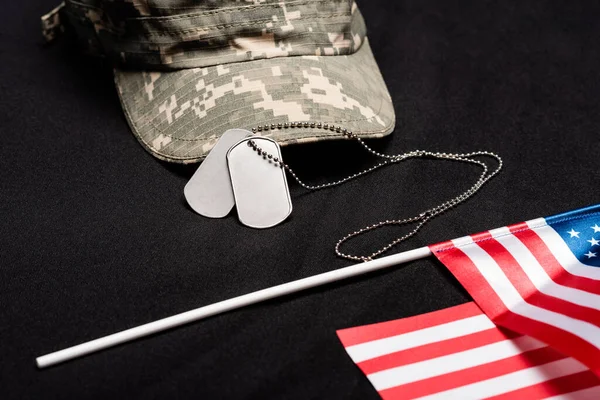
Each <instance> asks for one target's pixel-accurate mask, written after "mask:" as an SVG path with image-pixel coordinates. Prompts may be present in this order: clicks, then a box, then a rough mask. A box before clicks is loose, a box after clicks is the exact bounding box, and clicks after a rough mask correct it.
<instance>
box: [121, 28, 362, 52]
mask: <svg viewBox="0 0 600 400" xmlns="http://www.w3.org/2000/svg"><path fill="white" fill-rule="evenodd" d="M334 24H337V22H333V23H332V24H331V25H334ZM351 32H352V29H351V28H350V27H349V28H348V29H346V30H343V31H338V32H336V33H340V34H342V33H351ZM319 33H331V31H305V32H301V33H298V34H296V35H288V36H286V37H284V38H282V39H280V40H282V41H283V40H286V39H290V38H295V37H299V36H308V35H312V34H319ZM220 36H221V35H215V36H204V37H202V38H201V39H199V38H192V39H190V40H188V41H185V40H184V41H183V43H186V42H192V41H198V40H207V39H214V38H218V37H220ZM257 37H258V36H249V37H248V38H257ZM258 40H259V39H257V40H256V41H258ZM128 42H129V43H138V44H154V45H157V46H161V45H170V44H179V43H182V41H181V40H175V41H170V42H160V43H157V42H156V41H154V42H153V41H144V40H128ZM226 46H227V45H220V46H211V47H208V46H207V47H202V48H203V49H212V48H219V47H226ZM126 53H152V52H134V51H129V50H128V51H127V52H126ZM155 53H156V52H155Z"/></svg>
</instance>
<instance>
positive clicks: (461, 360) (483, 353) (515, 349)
mask: <svg viewBox="0 0 600 400" xmlns="http://www.w3.org/2000/svg"><path fill="white" fill-rule="evenodd" d="M543 347H548V345H547V344H545V343H542V342H540V341H539V340H536V339H534V338H532V337H529V336H521V337H519V338H517V339H512V340H503V341H501V342H496V343H492V344H488V345H485V346H481V347H477V348H475V349H469V350H465V351H461V352H457V353H453V354H449V355H446V356H442V357H436V358H432V359H429V360H425V361H420V362H417V363H413V364H408V365H403V366H401V367H396V368H390V369H387V370H384V371H379V372H375V373H373V374H370V375H368V378H369V380H370V381H371V383H372V384H373V386H374V387H375V389H377V390H384V389H389V388H393V387H396V386H400V385H404V384H406V383H410V382H416V381H420V380H423V379H427V378H433V377H436V376H439V375H443V374H447V373H450V372H455V371H460V370H463V369H465V368H471V367H476V366H479V365H482V364H487V363H491V362H494V361H498V360H502V359H505V358H509V357H513V356H515V355H518V354H521V353H524V352H526V351H529V350H535V349H540V348H543Z"/></svg>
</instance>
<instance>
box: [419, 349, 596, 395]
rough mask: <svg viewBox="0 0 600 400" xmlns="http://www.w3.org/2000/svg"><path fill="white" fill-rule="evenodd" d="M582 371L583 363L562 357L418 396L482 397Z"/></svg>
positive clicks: (583, 369)
mask: <svg viewBox="0 0 600 400" xmlns="http://www.w3.org/2000/svg"><path fill="white" fill-rule="evenodd" d="M582 371H587V368H586V367H585V365H583V364H581V363H580V362H579V361H577V360H575V359H573V358H564V359H562V360H558V361H553V362H550V363H547V364H544V365H540V366H537V367H531V368H527V369H523V370H520V371H516V372H513V373H510V374H506V375H502V376H499V377H497V378H492V379H487V380H485V381H481V382H477V383H472V384H470V385H465V386H461V387H458V388H455V389H450V390H446V391H444V392H438V393H435V394H432V395H428V396H424V397H420V398H419V399H420V400H426V399H427V400H429V399H431V400H433V399H435V400H444V399H448V400H455V399H483V398H487V397H492V396H497V395H500V394H503V393H507V392H511V391H513V390H518V389H522V388H526V387H528V386H532V385H536V384H538V383H542V382H546V381H548V380H550V379H555V378H560V377H561V376H567V375H571V374H574V373H577V372H582Z"/></svg>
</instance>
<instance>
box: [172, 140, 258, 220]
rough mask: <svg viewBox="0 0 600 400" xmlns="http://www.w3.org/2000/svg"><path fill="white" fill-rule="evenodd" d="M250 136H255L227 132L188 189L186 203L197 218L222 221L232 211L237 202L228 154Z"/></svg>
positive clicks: (199, 169) (209, 154)
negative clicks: (201, 216) (234, 146)
mask: <svg viewBox="0 0 600 400" xmlns="http://www.w3.org/2000/svg"><path fill="white" fill-rule="evenodd" d="M250 135H252V132H250V131H247V130H244V129H229V130H228V131H226V132H225V133H224V134H223V135H222V136H221V137H220V138H219V140H218V141H217V144H215V146H214V147H213V149H212V150H211V151H210V153H208V155H207V156H206V158H205V159H204V161H202V164H200V166H199V167H198V169H197V170H196V172H195V173H194V175H193V176H192V178H191V179H190V180H189V182H188V183H187V184H186V185H185V188H184V189H183V193H184V195H185V199H186V200H187V202H188V204H189V205H190V207H192V209H193V210H194V211H196V212H197V213H198V214H200V215H204V216H205V217H210V218H222V217H225V216H226V215H227V214H229V212H230V211H231V209H232V208H233V205H234V203H235V201H234V198H233V190H232V188H231V180H230V178H229V171H228V170H227V158H226V157H227V151H228V150H229V149H230V148H231V146H233V145H234V144H235V143H237V142H239V141H240V140H241V139H243V138H245V137H246V136H250Z"/></svg>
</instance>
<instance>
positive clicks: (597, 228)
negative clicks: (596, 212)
mask: <svg viewBox="0 0 600 400" xmlns="http://www.w3.org/2000/svg"><path fill="white" fill-rule="evenodd" d="M590 228H592V229H593V230H594V233H598V232H600V226H598V224H596V225H594V226H591V227H590Z"/></svg>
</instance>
